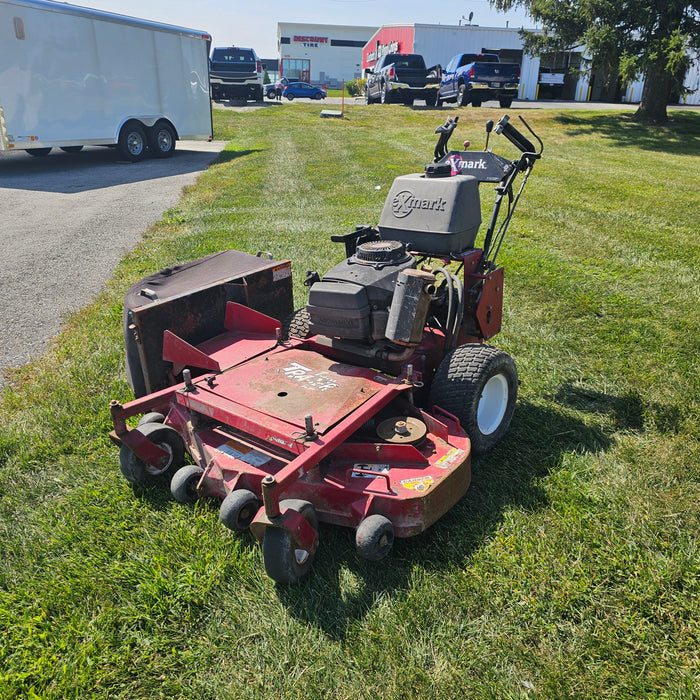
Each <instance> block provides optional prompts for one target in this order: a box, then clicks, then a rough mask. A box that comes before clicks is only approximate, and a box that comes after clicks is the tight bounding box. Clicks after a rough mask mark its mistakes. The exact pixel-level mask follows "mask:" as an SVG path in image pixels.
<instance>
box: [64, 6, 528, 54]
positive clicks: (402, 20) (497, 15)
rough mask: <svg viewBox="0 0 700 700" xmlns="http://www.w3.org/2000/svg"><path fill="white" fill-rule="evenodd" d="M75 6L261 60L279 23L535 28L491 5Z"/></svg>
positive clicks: (273, 48) (273, 46)
mask: <svg viewBox="0 0 700 700" xmlns="http://www.w3.org/2000/svg"><path fill="white" fill-rule="evenodd" d="M70 2H71V4H74V5H82V6H84V7H92V8H95V9H98V10H106V11H108V12H116V13H118V14H122V15H129V16H131V17H139V18H141V19H149V20H153V21H156V22H163V23H165V24H175V25H178V26H181V27H187V28H188V29H199V30H202V31H204V32H207V33H208V34H211V36H212V40H213V43H212V45H213V46H245V47H252V48H254V49H255V52H256V53H257V54H258V56H260V57H261V58H276V57H277V56H278V55H279V54H278V51H277V23H278V22H298V23H302V24H303V23H306V22H308V23H309V24H349V25H353V26H367V27H380V26H382V25H384V24H412V23H414V22H415V23H417V24H448V25H456V24H459V23H460V20H461V21H462V24H466V23H467V20H468V17H469V13H470V12H473V13H474V16H473V19H472V24H478V25H480V26H482V27H505V26H506V22H508V23H509V26H510V27H511V28H512V27H521V26H524V27H526V28H532V27H533V26H534V23H533V22H532V20H530V19H528V17H527V14H526V13H525V12H524V11H522V10H518V11H515V12H509V13H502V12H497V11H496V10H494V9H492V8H491V6H490V5H489V3H488V1H487V0H464V1H463V2H459V1H457V0H440V1H438V2H430V1H429V0H393V1H391V0H313V1H311V0H296V1H294V0H292V1H291V2H290V0H247V2H238V1H237V0H189V1H187V0H70Z"/></svg>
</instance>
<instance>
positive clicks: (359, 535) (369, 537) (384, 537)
mask: <svg viewBox="0 0 700 700" xmlns="http://www.w3.org/2000/svg"><path fill="white" fill-rule="evenodd" d="M393 544H394V526H393V525H392V524H391V520H389V518H385V517H384V516H383V515H370V516H368V517H366V518H365V519H364V520H363V521H362V522H361V523H360V525H359V527H358V528H357V530H356V531H355V546H356V547H357V553H358V554H359V555H360V556H361V557H362V558H363V559H368V560H369V561H379V560H380V559H384V557H385V556H386V555H387V554H389V551H390V550H391V546H392V545H393Z"/></svg>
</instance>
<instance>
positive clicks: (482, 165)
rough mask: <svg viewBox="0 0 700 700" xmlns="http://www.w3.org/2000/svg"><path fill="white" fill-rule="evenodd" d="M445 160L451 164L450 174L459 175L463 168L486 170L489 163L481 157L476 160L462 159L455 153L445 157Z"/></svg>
mask: <svg viewBox="0 0 700 700" xmlns="http://www.w3.org/2000/svg"><path fill="white" fill-rule="evenodd" d="M447 162H448V163H449V164H450V166H452V175H459V173H461V172H462V171H464V170H488V169H489V164H488V163H487V162H486V161H485V160H484V159H483V158H479V159H478V160H462V157H461V156H459V155H457V154H455V155H453V156H450V157H449V158H448V159H447Z"/></svg>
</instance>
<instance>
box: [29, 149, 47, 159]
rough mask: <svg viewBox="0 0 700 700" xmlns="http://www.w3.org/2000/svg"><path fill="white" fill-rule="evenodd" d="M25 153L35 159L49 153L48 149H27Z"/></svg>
mask: <svg viewBox="0 0 700 700" xmlns="http://www.w3.org/2000/svg"><path fill="white" fill-rule="evenodd" d="M27 153H29V155H30V156H34V157H35V158H43V157H44V156H48V155H49V153H51V149H50V148H28V149H27Z"/></svg>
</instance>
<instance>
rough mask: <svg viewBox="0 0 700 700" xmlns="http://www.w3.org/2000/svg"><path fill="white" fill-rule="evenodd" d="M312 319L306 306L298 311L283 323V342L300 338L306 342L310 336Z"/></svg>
mask: <svg viewBox="0 0 700 700" xmlns="http://www.w3.org/2000/svg"><path fill="white" fill-rule="evenodd" d="M310 323H311V317H310V316H309V312H308V311H307V309H306V307H305V306H302V307H301V308H300V309H297V310H296V311H295V312H294V313H293V314H291V315H290V316H287V318H285V319H284V321H282V340H289V339H290V338H300V339H301V340H306V339H307V338H308V337H309V336H310V335H311V331H310V330H309V324H310Z"/></svg>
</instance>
